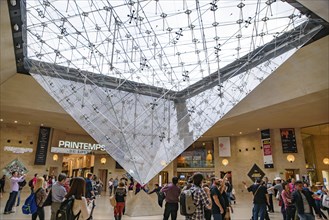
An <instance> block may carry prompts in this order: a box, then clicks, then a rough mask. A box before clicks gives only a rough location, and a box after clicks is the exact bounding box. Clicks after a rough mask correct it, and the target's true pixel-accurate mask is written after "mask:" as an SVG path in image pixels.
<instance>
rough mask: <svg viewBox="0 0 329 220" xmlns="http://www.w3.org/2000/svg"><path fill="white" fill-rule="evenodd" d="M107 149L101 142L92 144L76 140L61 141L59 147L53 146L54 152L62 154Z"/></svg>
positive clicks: (85, 152)
mask: <svg viewBox="0 0 329 220" xmlns="http://www.w3.org/2000/svg"><path fill="white" fill-rule="evenodd" d="M99 150H100V151H105V146H104V145H101V144H91V143H84V142H74V141H59V142H58V147H52V148H51V152H52V153H60V154H89V153H91V152H92V151H99Z"/></svg>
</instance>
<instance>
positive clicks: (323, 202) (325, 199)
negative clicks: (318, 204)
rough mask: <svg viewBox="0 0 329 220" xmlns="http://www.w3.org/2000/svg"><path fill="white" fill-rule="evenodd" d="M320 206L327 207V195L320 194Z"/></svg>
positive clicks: (328, 202) (328, 204)
mask: <svg viewBox="0 0 329 220" xmlns="http://www.w3.org/2000/svg"><path fill="white" fill-rule="evenodd" d="M322 206H323V207H325V208H328V209H329V196H328V195H326V194H323V195H322Z"/></svg>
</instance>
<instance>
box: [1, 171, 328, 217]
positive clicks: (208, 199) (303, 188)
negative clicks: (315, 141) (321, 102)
mask: <svg viewBox="0 0 329 220" xmlns="http://www.w3.org/2000/svg"><path fill="white" fill-rule="evenodd" d="M25 178H26V175H19V173H18V172H16V171H14V172H12V176H11V178H10V181H9V184H10V194H9V198H8V200H7V202H6V205H5V209H4V214H5V215H7V214H11V213H13V212H14V211H13V207H14V206H15V204H16V206H19V203H20V198H19V197H20V191H21V190H22V189H23V188H24V187H25V185H28V186H29V187H30V189H31V192H32V193H34V194H35V198H36V204H37V210H36V212H34V213H33V214H32V220H35V219H37V218H39V219H40V220H44V219H45V210H44V206H45V205H44V204H45V202H46V200H48V199H49V198H50V201H51V204H50V206H51V208H50V209H51V220H56V215H57V213H58V210H59V209H60V207H61V205H62V203H63V201H65V200H67V199H69V198H74V205H73V207H72V210H73V214H74V215H78V219H79V220H91V219H92V213H93V210H94V207H95V199H96V197H97V196H100V194H101V192H102V190H103V183H102V181H101V180H100V179H99V178H97V177H96V176H95V175H93V174H91V173H89V174H87V177H86V178H82V177H74V178H68V177H67V176H66V174H64V173H61V174H59V175H58V177H54V176H50V177H49V176H46V175H44V176H38V174H37V173H36V174H35V175H34V177H33V178H32V179H31V180H30V181H28V184H27V181H26V179H25ZM5 179H6V177H5V176H4V177H3V178H2V179H1V182H0V184H1V186H0V188H2V189H1V193H3V187H4V185H5V182H6V181H5ZM243 184H244V186H245V188H246V189H247V190H248V191H249V192H252V194H253V209H252V220H256V219H257V220H258V219H260V220H264V219H266V220H269V219H270V218H269V214H268V213H271V212H274V207H275V206H274V203H275V202H278V203H279V206H280V212H281V213H282V218H283V220H295V219H299V220H313V219H315V218H317V219H328V216H329V207H328V204H323V203H322V200H323V197H324V196H327V195H328V190H327V189H326V188H325V187H324V186H323V184H322V183H320V182H317V183H316V184H315V186H314V187H316V188H313V190H312V189H311V187H310V186H309V185H308V184H307V183H305V182H302V181H299V180H298V181H296V180H295V179H289V180H287V181H284V180H282V179H281V178H280V177H276V178H274V180H273V182H270V181H269V179H268V178H267V177H265V178H264V179H256V180H255V182H254V183H253V184H250V185H249V186H248V185H247V183H246V182H243ZM108 189H109V195H110V196H111V197H113V198H114V199H115V204H114V219H115V220H121V219H122V216H123V215H124V213H125V208H126V207H125V205H126V199H127V195H128V192H129V191H131V192H132V193H131V194H132V195H136V194H138V193H139V192H140V191H142V190H143V191H144V192H146V193H148V194H153V193H156V194H157V196H158V203H159V205H160V206H161V207H162V204H163V201H165V207H164V213H163V220H168V219H169V218H171V220H176V219H177V214H178V210H179V209H181V214H182V215H185V214H184V213H182V208H179V207H180V206H182V203H181V201H180V200H181V198H182V197H181V196H182V193H183V192H186V190H188V191H189V192H191V193H192V195H193V197H192V198H193V204H194V206H195V207H194V208H195V210H194V211H193V213H192V214H189V215H186V220H210V219H214V220H228V219H231V218H230V214H231V213H233V208H232V203H233V202H234V203H235V193H234V189H233V186H232V184H231V182H230V181H229V179H228V176H227V175H225V176H224V177H223V178H219V177H216V176H212V177H211V178H210V181H208V182H207V181H205V180H204V176H203V175H202V174H201V173H195V174H194V175H193V176H192V177H189V178H188V181H187V182H186V184H185V185H184V186H181V185H179V179H178V177H173V178H172V182H170V183H168V184H165V185H164V186H163V187H161V186H160V185H159V184H155V187H154V189H152V190H149V188H148V186H147V184H145V185H141V184H140V183H138V182H136V183H135V181H134V179H133V178H132V177H127V176H125V175H123V176H122V178H120V179H119V178H118V177H116V178H110V180H109V182H108ZM1 195H2V194H1ZM325 212H327V215H326V214H325Z"/></svg>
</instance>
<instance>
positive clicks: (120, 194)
mask: <svg viewBox="0 0 329 220" xmlns="http://www.w3.org/2000/svg"><path fill="white" fill-rule="evenodd" d="M114 195H115V200H116V203H117V204H116V206H115V207H114V219H115V220H121V217H122V215H123V209H124V207H125V201H126V196H127V190H126V188H125V184H124V183H123V182H120V183H119V187H118V188H117V190H116V191H115V194H114Z"/></svg>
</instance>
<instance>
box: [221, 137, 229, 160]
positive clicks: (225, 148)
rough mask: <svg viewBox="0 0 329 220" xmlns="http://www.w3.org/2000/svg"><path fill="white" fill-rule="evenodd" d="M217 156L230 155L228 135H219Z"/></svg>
mask: <svg viewBox="0 0 329 220" xmlns="http://www.w3.org/2000/svg"><path fill="white" fill-rule="evenodd" d="M218 145H219V156H220V157H230V156H231V141H230V137H219V138H218Z"/></svg>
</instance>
